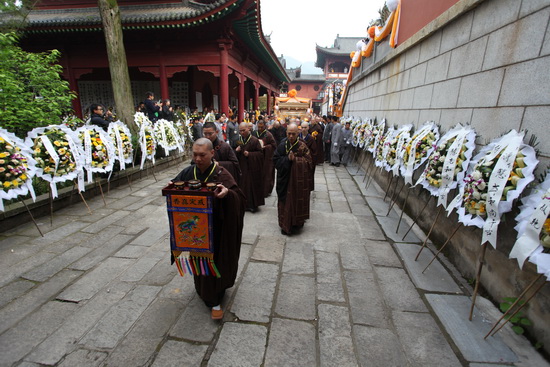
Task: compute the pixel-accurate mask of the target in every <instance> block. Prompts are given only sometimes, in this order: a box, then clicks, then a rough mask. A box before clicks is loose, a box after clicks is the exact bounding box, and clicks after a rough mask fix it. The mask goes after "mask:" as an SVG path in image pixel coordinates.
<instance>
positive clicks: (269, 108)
mask: <svg viewBox="0 0 550 367" xmlns="http://www.w3.org/2000/svg"><path fill="white" fill-rule="evenodd" d="M266 96H267V98H266V102H267V107H266V110H267V115H268V116H269V115H271V91H270V90H269V89H268V90H267V94H266Z"/></svg>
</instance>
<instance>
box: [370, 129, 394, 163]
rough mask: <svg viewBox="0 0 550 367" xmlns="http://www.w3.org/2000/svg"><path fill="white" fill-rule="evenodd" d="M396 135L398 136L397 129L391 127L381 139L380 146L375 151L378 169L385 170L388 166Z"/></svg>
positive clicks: (375, 161)
mask: <svg viewBox="0 0 550 367" xmlns="http://www.w3.org/2000/svg"><path fill="white" fill-rule="evenodd" d="M395 135H397V129H395V127H393V126H391V127H389V128H388V130H387V131H386V132H385V133H384V135H383V136H382V138H380V141H379V142H378V146H377V148H376V150H375V151H374V165H375V166H376V167H380V168H383V167H385V166H386V165H387V162H386V157H387V155H388V152H389V151H390V142H391V141H392V139H393V138H394V137H395Z"/></svg>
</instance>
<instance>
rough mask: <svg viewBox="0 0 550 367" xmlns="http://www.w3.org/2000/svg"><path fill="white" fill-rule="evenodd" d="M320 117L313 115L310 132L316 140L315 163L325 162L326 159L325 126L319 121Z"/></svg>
mask: <svg viewBox="0 0 550 367" xmlns="http://www.w3.org/2000/svg"><path fill="white" fill-rule="evenodd" d="M320 121H321V118H320V117H318V116H317V117H313V118H312V119H311V125H310V126H309V133H310V134H311V136H312V137H313V139H314V140H315V153H312V154H313V164H323V162H324V161H325V152H324V149H323V148H324V147H323V145H324V144H323V130H324V129H323V127H322V126H321V124H320V123H319V122H320Z"/></svg>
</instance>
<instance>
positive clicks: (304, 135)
mask: <svg viewBox="0 0 550 367" xmlns="http://www.w3.org/2000/svg"><path fill="white" fill-rule="evenodd" d="M301 127H302V129H301V130H300V134H299V137H300V140H302V141H303V142H304V143H306V145H307V147H308V149H309V153H310V154H311V159H312V160H313V157H315V152H316V151H317V145H316V144H315V139H314V138H313V136H311V134H310V133H309V124H308V123H307V122H302V126H301ZM308 185H309V191H313V190H315V163H313V164H312V165H311V170H310V172H309V180H308Z"/></svg>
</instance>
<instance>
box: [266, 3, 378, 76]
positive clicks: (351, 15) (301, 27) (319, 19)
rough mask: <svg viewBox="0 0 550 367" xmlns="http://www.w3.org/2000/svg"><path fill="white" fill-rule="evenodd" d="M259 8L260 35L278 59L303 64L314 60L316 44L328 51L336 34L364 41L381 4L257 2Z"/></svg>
mask: <svg viewBox="0 0 550 367" xmlns="http://www.w3.org/2000/svg"><path fill="white" fill-rule="evenodd" d="M260 6H261V15H262V28H263V32H264V34H266V35H269V34H271V47H272V48H273V50H274V51H275V53H276V54H277V56H281V54H283V55H284V56H285V57H287V56H290V57H292V58H294V59H297V60H298V61H301V62H302V63H305V62H310V61H315V60H316V58H317V56H316V53H315V45H316V44H317V45H319V46H322V47H330V46H332V44H333V43H334V39H335V38H336V35H337V34H339V35H340V37H365V36H366V34H367V33H366V29H367V26H368V24H369V21H370V20H371V19H375V18H378V9H380V8H382V7H383V6H384V0H337V1H320V0H260ZM287 66H288V65H287ZM290 66H293V65H290Z"/></svg>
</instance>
